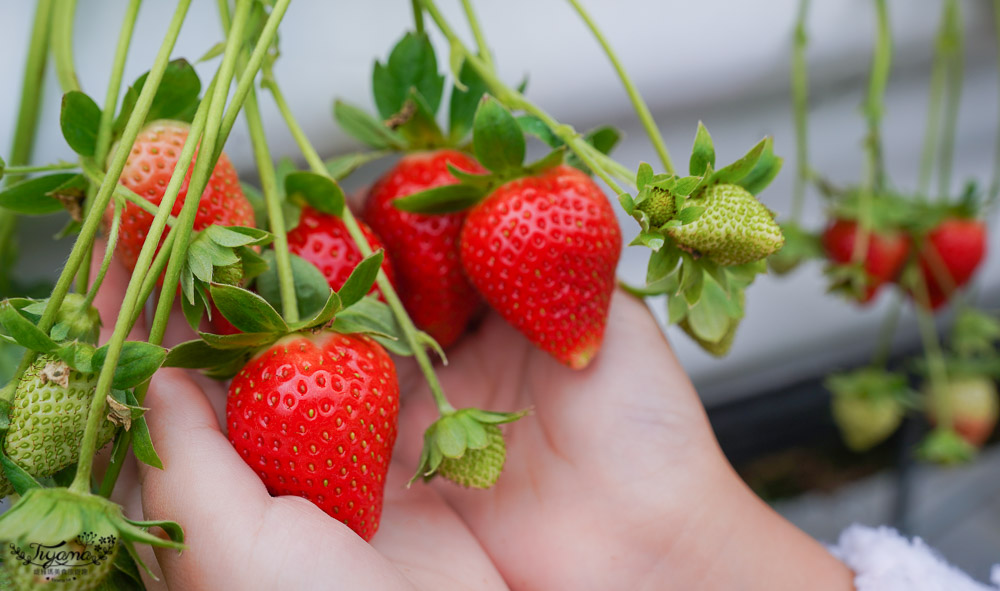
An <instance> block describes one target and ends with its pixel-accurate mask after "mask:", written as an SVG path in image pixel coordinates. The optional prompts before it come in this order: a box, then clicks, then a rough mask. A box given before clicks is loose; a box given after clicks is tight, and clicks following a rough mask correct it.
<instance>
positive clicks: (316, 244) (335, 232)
mask: <svg viewBox="0 0 1000 591" xmlns="http://www.w3.org/2000/svg"><path fill="white" fill-rule="evenodd" d="M359 225H360V226H361V232H362V233H363V234H364V235H365V238H366V239H367V240H368V245H369V246H370V247H371V248H372V250H377V249H379V248H382V242H381V241H380V240H379V238H378V236H376V235H375V233H374V232H372V230H371V228H369V227H368V226H367V225H366V224H364V223H361V222H359ZM288 248H289V250H291V251H292V252H293V253H295V254H297V255H299V256H300V257H302V258H304V259H305V260H307V261H309V262H310V263H312V264H313V265H316V268H317V269H319V270H320V272H322V273H323V276H324V277H326V282H327V283H329V284H330V288H331V289H334V290H338V289H340V288H341V287H343V285H344V282H345V281H347V278H348V277H350V276H351V271H353V270H354V268H355V267H357V266H358V263H360V262H361V259H363V258H364V257H363V256H361V251H360V250H359V249H358V246H357V245H356V244H355V243H354V240H353V239H351V235H350V234H348V232H347V226H345V225H344V221H343V220H341V219H340V218H338V217H337V216H334V215H330V214H326V213H322V212H319V211H316V210H315V209H313V208H311V207H308V206H306V207H304V208H303V209H302V215H301V217H300V218H299V224H298V225H297V226H295V228H294V229H293V230H292V231H290V232H289V233H288ZM382 270H383V271H385V274H386V275H387V276H388V277H389V281H390V282H392V283H393V285H395V274H394V273H393V270H392V263H390V262H389V258H388V257H386V258H385V259H383V260H382ZM369 293H374V294H379V295H380V296H381V292H379V291H378V287H376V286H374V285H373V286H372V290H371V291H370V292H369Z"/></svg>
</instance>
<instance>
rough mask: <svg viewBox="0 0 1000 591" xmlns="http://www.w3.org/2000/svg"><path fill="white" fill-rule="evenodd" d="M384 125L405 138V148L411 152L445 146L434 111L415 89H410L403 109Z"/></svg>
mask: <svg viewBox="0 0 1000 591" xmlns="http://www.w3.org/2000/svg"><path fill="white" fill-rule="evenodd" d="M386 124H387V125H389V127H390V128H391V129H394V130H395V131H396V132H397V133H399V134H400V135H402V136H403V137H404V138H406V143H407V147H408V148H409V149H411V150H426V149H431V148H437V147H440V146H444V145H446V144H447V141H446V140H445V138H444V132H442V131H441V128H440V127H439V126H438V124H437V120H435V118H434V111H432V110H431V108H430V106H429V105H428V104H427V101H425V100H424V98H423V97H422V96H420V93H419V92H417V90H416V89H415V88H411V89H410V94H409V96H408V98H407V99H406V102H405V103H403V108H402V109H400V111H399V112H398V113H396V114H395V115H393V116H392V117H391V118H390V119H388V120H386Z"/></svg>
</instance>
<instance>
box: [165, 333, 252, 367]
mask: <svg viewBox="0 0 1000 591" xmlns="http://www.w3.org/2000/svg"><path fill="white" fill-rule="evenodd" d="M249 350H250V347H249V346H247V347H243V348H232V349H219V348H216V347H213V346H211V345H209V344H208V343H207V342H205V341H203V340H201V339H195V340H193V341H186V342H183V343H180V344H178V345H174V347H172V348H171V349H170V351H169V352H168V353H167V357H166V358H165V359H164V360H163V367H180V368H184V369H208V368H211V367H215V366H219V365H225V364H227V363H229V362H231V361H233V360H235V359H240V358H242V357H243V355H244V354H246V353H247V352H248V351H249Z"/></svg>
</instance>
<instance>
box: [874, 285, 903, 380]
mask: <svg viewBox="0 0 1000 591" xmlns="http://www.w3.org/2000/svg"><path fill="white" fill-rule="evenodd" d="M902 311H903V305H902V297H901V296H900V295H898V293H897V294H896V296H895V297H894V298H893V300H892V304H891V306H890V308H889V312H888V313H887V314H886V315H885V318H884V319H883V320H882V326H881V327H880V328H879V334H878V344H877V345H876V347H875V355H874V356H873V357H872V365H874V366H877V367H882V368H884V367H885V365H886V364H887V363H888V362H889V354H890V353H892V336H893V335H894V334H896V327H897V326H899V316H900V314H901V312H902Z"/></svg>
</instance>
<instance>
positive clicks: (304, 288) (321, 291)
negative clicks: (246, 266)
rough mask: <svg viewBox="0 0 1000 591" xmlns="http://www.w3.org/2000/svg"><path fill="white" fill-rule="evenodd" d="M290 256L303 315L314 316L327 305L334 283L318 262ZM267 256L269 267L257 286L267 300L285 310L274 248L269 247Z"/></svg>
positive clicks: (260, 277) (299, 306) (261, 275)
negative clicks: (327, 278) (331, 285)
mask: <svg viewBox="0 0 1000 591" xmlns="http://www.w3.org/2000/svg"><path fill="white" fill-rule="evenodd" d="M290 256H291V260H292V277H293V279H294V280H295V298H296V300H297V302H298V308H299V317H300V318H310V317H312V316H314V315H315V314H316V312H317V311H319V310H321V309H322V308H323V306H325V305H326V302H327V299H328V298H329V297H330V285H329V284H328V283H327V281H326V277H324V276H323V273H321V272H320V270H319V269H317V268H316V266H315V265H313V264H312V263H310V262H309V261H307V260H305V259H303V258H301V257H299V256H297V255H294V254H293V255H290ZM263 258H264V260H265V261H267V265H268V268H267V270H266V271H264V272H263V273H261V274H260V276H259V277H257V279H256V281H255V282H254V286H255V287H256V289H257V293H259V294H260V295H261V297H263V298H264V299H265V300H267V303H269V304H271V306H272V307H273V308H274V309H275V310H281V309H282V307H281V288H280V285H279V282H278V268H277V265H276V264H275V262H274V251H273V250H268V251H267V252H265V253H264V256H263Z"/></svg>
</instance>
